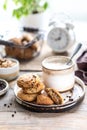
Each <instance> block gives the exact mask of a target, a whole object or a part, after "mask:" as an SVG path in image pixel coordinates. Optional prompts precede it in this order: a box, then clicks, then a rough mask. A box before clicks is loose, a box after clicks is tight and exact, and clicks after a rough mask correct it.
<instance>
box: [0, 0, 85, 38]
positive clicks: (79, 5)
mask: <svg viewBox="0 0 87 130" xmlns="http://www.w3.org/2000/svg"><path fill="white" fill-rule="evenodd" d="M48 1H49V4H50V7H49V10H50V12H51V13H53V12H59V13H60V12H63V13H65V14H67V15H69V16H70V17H71V18H72V20H73V21H74V22H78V21H79V22H82V23H83V22H84V24H81V23H80V24H78V23H77V24H75V32H76V36H77V40H79V41H83V40H85V41H87V38H86V37H87V36H86V34H87V0H48ZM3 2H4V0H0V30H1V28H5V27H6V28H9V27H10V28H11V26H14V27H15V26H17V21H16V20H15V19H14V18H13V17H12V16H11V14H12V13H11V12H12V8H13V4H12V0H9V7H8V10H7V11H4V10H3ZM6 28H5V29H6Z"/></svg>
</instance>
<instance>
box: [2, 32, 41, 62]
mask: <svg viewBox="0 0 87 130" xmlns="http://www.w3.org/2000/svg"><path fill="white" fill-rule="evenodd" d="M38 35H39V34H31V33H26V32H23V31H16V32H15V31H14V32H13V33H11V32H8V35H7V34H6V36H4V38H3V41H1V40H0V42H1V44H4V43H6V42H7V44H4V45H5V55H6V57H11V58H16V59H18V60H30V59H32V58H34V57H36V56H38V55H39V54H40V52H41V48H42V43H43V38H42V36H41V37H39V36H40V35H39V36H38ZM4 41H5V42H4ZM2 42H3V43H2Z"/></svg>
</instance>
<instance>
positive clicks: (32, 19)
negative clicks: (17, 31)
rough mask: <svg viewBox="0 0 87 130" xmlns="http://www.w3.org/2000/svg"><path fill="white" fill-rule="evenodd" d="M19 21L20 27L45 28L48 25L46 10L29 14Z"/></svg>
mask: <svg viewBox="0 0 87 130" xmlns="http://www.w3.org/2000/svg"><path fill="white" fill-rule="evenodd" d="M20 22H21V26H22V27H30V28H38V29H46V28H47V26H48V22H49V17H48V13H47V12H42V13H36V14H30V15H28V16H25V17H22V18H21V20H20Z"/></svg>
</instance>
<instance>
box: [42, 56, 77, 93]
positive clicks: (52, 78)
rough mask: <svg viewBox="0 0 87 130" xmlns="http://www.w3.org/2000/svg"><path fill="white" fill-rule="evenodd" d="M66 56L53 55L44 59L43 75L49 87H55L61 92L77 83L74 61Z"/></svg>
mask: <svg viewBox="0 0 87 130" xmlns="http://www.w3.org/2000/svg"><path fill="white" fill-rule="evenodd" d="M69 59H70V58H69V57H66V56H51V57H48V58H46V59H44V60H43V61H42V76H43V81H44V84H45V85H46V86H47V87H51V88H55V89H57V90H58V91H59V92H64V91H68V90H70V89H72V88H73V86H74V83H75V74H74V63H73V61H72V60H71V61H70V63H69V65H67V64H66V63H67V62H68V60H69Z"/></svg>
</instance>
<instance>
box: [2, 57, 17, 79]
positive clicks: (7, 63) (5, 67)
mask: <svg viewBox="0 0 87 130" xmlns="http://www.w3.org/2000/svg"><path fill="white" fill-rule="evenodd" d="M18 74H19V62H18V60H16V59H13V58H0V78H2V79H5V80H7V81H10V80H13V79H15V78H16V77H17V76H18Z"/></svg>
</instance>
